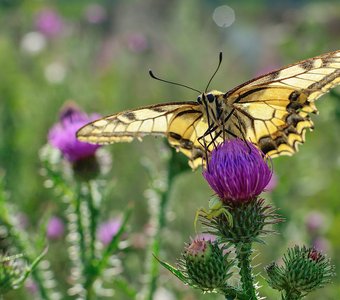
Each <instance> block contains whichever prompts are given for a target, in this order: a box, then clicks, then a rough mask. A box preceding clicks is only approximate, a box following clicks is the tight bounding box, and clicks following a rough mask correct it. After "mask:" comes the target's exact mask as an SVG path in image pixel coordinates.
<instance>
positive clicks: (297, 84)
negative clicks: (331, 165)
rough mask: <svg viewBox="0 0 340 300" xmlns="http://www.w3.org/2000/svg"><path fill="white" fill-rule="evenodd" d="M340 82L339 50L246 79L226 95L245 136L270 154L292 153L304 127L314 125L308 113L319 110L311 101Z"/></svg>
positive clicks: (304, 129)
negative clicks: (246, 80)
mask: <svg viewBox="0 0 340 300" xmlns="http://www.w3.org/2000/svg"><path fill="white" fill-rule="evenodd" d="M339 84H340V51H339V50H338V51H335V52H331V53H327V54H324V55H320V56H317V57H314V58H311V59H307V60H304V61H301V62H298V63H296V64H293V65H289V66H287V67H285V68H282V69H280V70H277V71H274V72H271V73H269V74H266V75H264V76H260V77H258V78H256V79H254V80H251V81H248V82H246V83H244V84H242V85H240V86H238V87H236V88H234V89H232V90H231V91H229V92H228V93H227V94H226V95H225V98H226V99H227V100H226V101H227V102H228V103H229V104H231V105H232V106H233V107H234V108H235V113H234V115H235V117H236V119H237V120H238V121H239V122H240V123H241V124H242V126H240V127H241V128H243V135H244V136H245V138H246V139H248V140H250V141H252V142H253V143H254V144H255V145H257V146H258V147H259V148H260V149H261V150H262V151H263V152H264V153H268V155H270V156H272V157H275V156H278V155H292V154H293V153H294V152H296V151H297V146H298V144H299V143H303V142H304V140H305V137H304V135H305V131H306V129H307V128H309V129H313V122H312V121H311V119H310V116H309V115H310V113H317V112H318V111H317V109H316V107H315V105H314V101H315V100H316V99H318V98H319V97H320V96H322V95H323V94H325V93H327V92H328V91H329V90H330V89H331V88H333V87H335V86H337V85H339ZM238 135H240V133H238Z"/></svg>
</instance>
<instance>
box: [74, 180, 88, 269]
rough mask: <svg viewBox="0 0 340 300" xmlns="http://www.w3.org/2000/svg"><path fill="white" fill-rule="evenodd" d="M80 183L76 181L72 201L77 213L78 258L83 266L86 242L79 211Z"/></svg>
mask: <svg viewBox="0 0 340 300" xmlns="http://www.w3.org/2000/svg"><path fill="white" fill-rule="evenodd" d="M80 191H81V184H80V183H78V185H77V191H76V194H75V199H74V200H73V201H74V209H75V213H76V215H77V221H76V225H77V232H78V234H79V247H80V258H81V262H82V265H83V266H86V262H87V259H86V252H87V251H86V244H85V234H84V224H83V223H84V222H83V216H82V212H81V204H82V199H81V192H80Z"/></svg>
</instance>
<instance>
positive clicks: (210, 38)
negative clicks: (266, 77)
mask: <svg viewBox="0 0 340 300" xmlns="http://www.w3.org/2000/svg"><path fill="white" fill-rule="evenodd" d="M0 23H1V27H0V68H1V71H0V124H1V126H0V136H1V139H0V164H1V165H0V167H1V169H2V170H3V172H4V174H5V175H4V176H5V187H6V190H7V191H8V192H9V194H10V198H11V201H12V202H13V204H15V205H16V206H17V207H18V210H19V211H20V217H21V218H23V220H24V222H25V224H24V230H26V231H28V232H29V233H30V234H31V235H32V236H35V235H36V234H38V233H37V232H39V230H38V228H39V226H40V225H41V224H40V222H41V218H42V217H43V216H44V214H45V213H46V211H48V212H49V214H52V215H55V216H61V215H62V214H61V210H62V209H63V205H62V203H61V202H60V201H58V200H56V198H55V197H54V196H53V193H51V191H50V190H48V189H46V188H45V187H44V180H45V179H44V178H43V177H42V176H41V175H40V174H39V170H40V167H41V165H40V162H39V155H38V153H39V149H40V148H41V147H42V146H43V145H44V144H46V142H47V134H48V131H49V129H50V128H51V126H53V124H54V123H55V122H57V121H58V114H59V110H60V108H61V107H62V106H63V104H64V103H65V102H66V101H69V100H72V101H75V102H76V103H78V105H79V106H81V107H82V108H83V109H84V110H85V111H86V112H88V113H92V112H97V113H100V114H102V115H107V114H112V113H114V112H118V111H121V110H125V109H130V108H135V107H138V106H144V105H148V104H155V103H162V102H168V101H185V100H195V99H196V98H197V94H195V93H194V92H192V91H190V90H188V89H184V88H180V87H177V86H173V85H170V84H164V83H162V82H158V81H155V80H153V79H151V78H150V77H149V75H148V70H149V68H152V70H153V71H154V73H155V74H156V75H158V76H160V77H162V78H164V79H168V80H173V81H177V82H180V83H183V84H187V85H190V86H192V87H194V88H196V89H199V90H203V89H204V88H205V86H206V84H207V82H208V80H209V78H210V76H211V74H212V72H213V71H214V69H215V67H216V65H217V61H218V53H219V52H220V51H223V55H224V56H223V62H222V66H221V68H220V70H219V72H218V73H217V75H216V77H215V78H214V80H213V82H212V84H211V88H212V89H217V90H221V91H227V90H228V89H231V88H232V87H234V86H236V85H238V84H241V83H242V82H244V81H247V80H249V79H251V78H253V77H255V76H258V75H260V74H263V73H265V72H268V71H271V70H273V69H275V68H279V67H282V66H284V65H286V64H290V63H294V62H297V61H298V60H301V59H307V58H310V57H313V56H316V55H319V54H322V53H325V52H329V51H333V50H337V49H339V46H340V44H339V41H340V2H339V1H311V0H308V1H307V0H305V1H303V0H300V1H269V0H267V1H265V0H256V1H255V0H253V1H236V0H234V1H232V0H230V1H218V0H214V1H212V0H210V1H208V0H205V1H204V0H187V1H180V0H172V1H168V0H161V1H160V0H143V1H122V0H116V1H114V0H111V1H109V0H106V1H105V0H103V1H93V0H92V1H88V0H82V1H65V0H60V1H24V0H1V1H0ZM339 95H340V90H339V89H337V90H335V92H334V93H332V94H328V95H326V96H324V97H322V99H321V100H320V101H318V103H317V106H318V108H319V111H320V115H319V116H313V120H314V122H315V130H314V132H313V133H310V132H308V133H307V135H306V143H305V145H303V146H301V147H300V151H299V153H298V154H296V155H295V156H294V157H281V158H277V159H275V160H273V165H274V170H275V179H276V182H275V183H274V184H273V187H272V190H271V192H268V193H267V195H265V197H266V198H267V199H268V201H270V202H272V203H273V205H275V206H276V207H278V208H279V212H280V214H282V215H283V217H284V218H285V219H286V222H285V223H283V224H281V225H279V226H278V228H277V229H278V231H279V234H278V235H274V236H271V237H268V238H266V241H267V245H263V246H258V247H257V254H259V255H258V256H257V257H256V258H255V261H254V263H255V264H258V266H257V268H256V271H257V272H260V271H262V270H263V267H264V266H265V265H266V264H268V263H269V262H271V261H272V260H275V259H277V258H278V257H280V256H282V254H283V253H284V252H285V250H286V248H287V247H288V246H292V245H294V244H296V243H297V244H300V245H301V244H306V245H308V246H315V247H317V248H318V249H319V250H322V251H325V252H326V253H328V255H329V256H330V257H331V258H332V259H333V262H334V263H335V264H336V266H337V270H338V273H339V270H340V235H339V229H340V184H339V182H340V134H339V132H340V96H339ZM106 149H107V150H108V151H110V152H111V153H112V157H113V158H112V159H113V162H112V169H111V171H110V173H109V181H108V182H109V191H108V196H107V197H106V201H105V203H103V213H102V216H101V218H102V219H103V220H105V219H108V218H111V217H116V216H119V215H120V213H121V211H122V210H124V209H125V207H126V204H127V203H128V202H133V203H135V207H136V208H135V210H134V214H133V217H132V221H131V224H130V232H129V236H128V237H127V239H128V240H129V239H130V243H131V245H132V248H133V250H132V251H130V252H129V253H128V254H126V255H125V256H123V257H122V266H123V270H124V271H123V273H124V276H125V277H126V278H128V280H130V281H131V282H132V283H133V284H134V285H135V287H136V288H137V289H138V286H140V285H141V282H142V281H143V278H142V274H143V270H144V261H143V259H144V257H145V245H146V238H147V234H148V233H147V231H148V217H149V206H148V200H147V199H146V198H147V197H146V193H145V191H146V190H147V189H148V188H149V186H150V176H149V172H148V171H147V167H146V166H147V165H150V164H151V165H153V166H154V167H155V168H157V169H159V170H161V171H166V165H167V164H166V161H165V159H164V157H163V155H159V153H161V152H162V151H168V150H167V147H166V143H165V142H164V141H163V140H162V139H154V138H145V139H144V141H143V143H140V142H138V141H135V142H133V143H131V144H116V145H112V146H107V147H106ZM178 155H179V156H180V154H178ZM161 173H162V172H160V174H161ZM211 194H212V192H211V190H210V189H209V188H208V186H207V184H206V183H205V181H204V180H202V176H201V171H200V170H198V171H196V172H191V171H188V172H186V173H183V174H182V175H181V176H179V177H178V178H177V179H176V182H175V184H174V187H173V189H172V191H171V200H170V204H169V211H168V227H167V228H166V230H165V232H164V235H163V240H162V242H163V244H162V252H161V254H162V255H161V256H162V258H163V259H165V260H167V261H168V262H170V263H172V264H175V261H176V258H177V257H179V255H180V253H181V251H182V249H183V245H184V242H187V241H189V238H190V236H191V237H192V236H194V228H193V220H194V217H195V212H196V210H197V208H199V207H202V206H205V207H206V206H207V202H208V199H209V197H210V196H211ZM64 249H65V239H63V238H60V239H57V240H54V241H51V242H50V251H49V254H48V255H47V256H48V258H49V259H50V260H51V262H52V264H53V265H54V266H55V269H56V270H57V272H59V273H60V274H59V275H58V274H57V276H58V277H60V279H61V285H63V284H64V285H66V283H65V281H64V282H63V280H64V279H62V278H63V277H65V276H66V274H64V273H63V272H65V270H64V268H65V264H66V262H65V260H64V255H55V254H56V253H63V252H62V251H64ZM258 280H259V282H260V284H261V285H262V284H263V285H264V287H263V288H261V293H262V295H263V296H267V299H278V297H279V296H278V294H277V293H276V292H275V291H273V290H272V289H270V288H268V287H266V286H267V285H266V284H265V283H264V279H263V278H262V277H261V276H258ZM32 295H34V294H31V295H29V297H28V298H25V296H24V293H23V291H22V290H19V291H17V292H12V293H10V294H8V295H7V296H6V298H5V299H32ZM339 295H340V276H339V275H338V276H337V277H336V278H335V280H334V284H332V285H328V286H327V287H326V288H325V289H323V290H320V291H319V292H315V293H313V294H311V295H310V297H309V298H308V299H320V297H322V299H339ZM157 297H158V298H157ZM115 298H116V299H124V298H123V296H121V298H120V297H119V295H116V297H115ZM222 298H223V297H217V296H215V295H213V296H212V295H201V294H200V293H199V292H197V291H193V290H191V289H189V288H187V287H185V286H183V285H182V283H181V282H179V281H178V280H177V279H176V278H175V277H173V276H171V275H170V274H169V272H167V271H166V270H161V276H160V288H159V289H158V291H157V293H156V297H155V299H157V300H159V299H165V300H167V299H169V300H172V299H185V300H191V299H222Z"/></svg>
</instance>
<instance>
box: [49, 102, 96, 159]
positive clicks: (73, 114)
mask: <svg viewBox="0 0 340 300" xmlns="http://www.w3.org/2000/svg"><path fill="white" fill-rule="evenodd" d="M98 117H99V115H97V114H92V115H89V116H88V115H87V114H85V113H84V112H82V111H81V110H80V109H79V108H78V107H77V106H76V105H75V104H73V103H67V104H66V105H65V106H64V107H63V109H62V110H61V113H60V118H59V123H57V124H55V125H54V126H53V127H52V128H51V130H50V131H49V134H48V141H49V143H50V144H51V145H52V146H53V147H55V148H57V149H59V150H60V151H61V153H62V154H63V156H64V157H65V158H66V159H67V160H68V161H70V162H76V161H79V160H81V159H84V158H88V157H91V156H93V155H94V154H95V152H96V150H97V149H98V148H99V147H100V146H99V145H92V144H89V143H84V142H80V141H78V140H77V138H76V132H77V130H78V129H79V128H80V127H82V126H83V125H85V124H86V123H88V122H90V121H93V120H95V119H97V118H98Z"/></svg>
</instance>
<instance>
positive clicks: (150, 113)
mask: <svg viewBox="0 0 340 300" xmlns="http://www.w3.org/2000/svg"><path fill="white" fill-rule="evenodd" d="M207 129H208V125H207V123H206V122H205V121H204V120H203V114H202V111H201V107H200V106H199V105H198V104H197V103H196V102H182V103H165V104H159V105H153V106H145V107H142V108H139V109H135V110H128V111H124V112H120V113H117V114H114V115H111V116H107V117H104V118H102V119H99V120H96V121H94V122H92V123H89V124H87V125H85V126H84V127H82V128H81V129H79V130H78V132H77V138H78V139H79V140H80V141H84V142H89V143H95V144H111V143H117V142H130V141H132V140H133V139H134V138H137V139H141V138H142V137H144V136H146V135H153V136H165V137H167V138H168V141H169V143H170V145H172V146H173V147H175V148H176V149H177V150H178V151H180V152H182V153H184V154H185V155H186V156H187V157H188V158H189V164H190V166H191V167H193V168H196V167H198V166H199V165H200V164H202V157H204V149H203V147H202V145H201V144H200V143H199V142H198V137H200V136H202V135H203V134H204V133H205V132H206V130H207Z"/></svg>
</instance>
